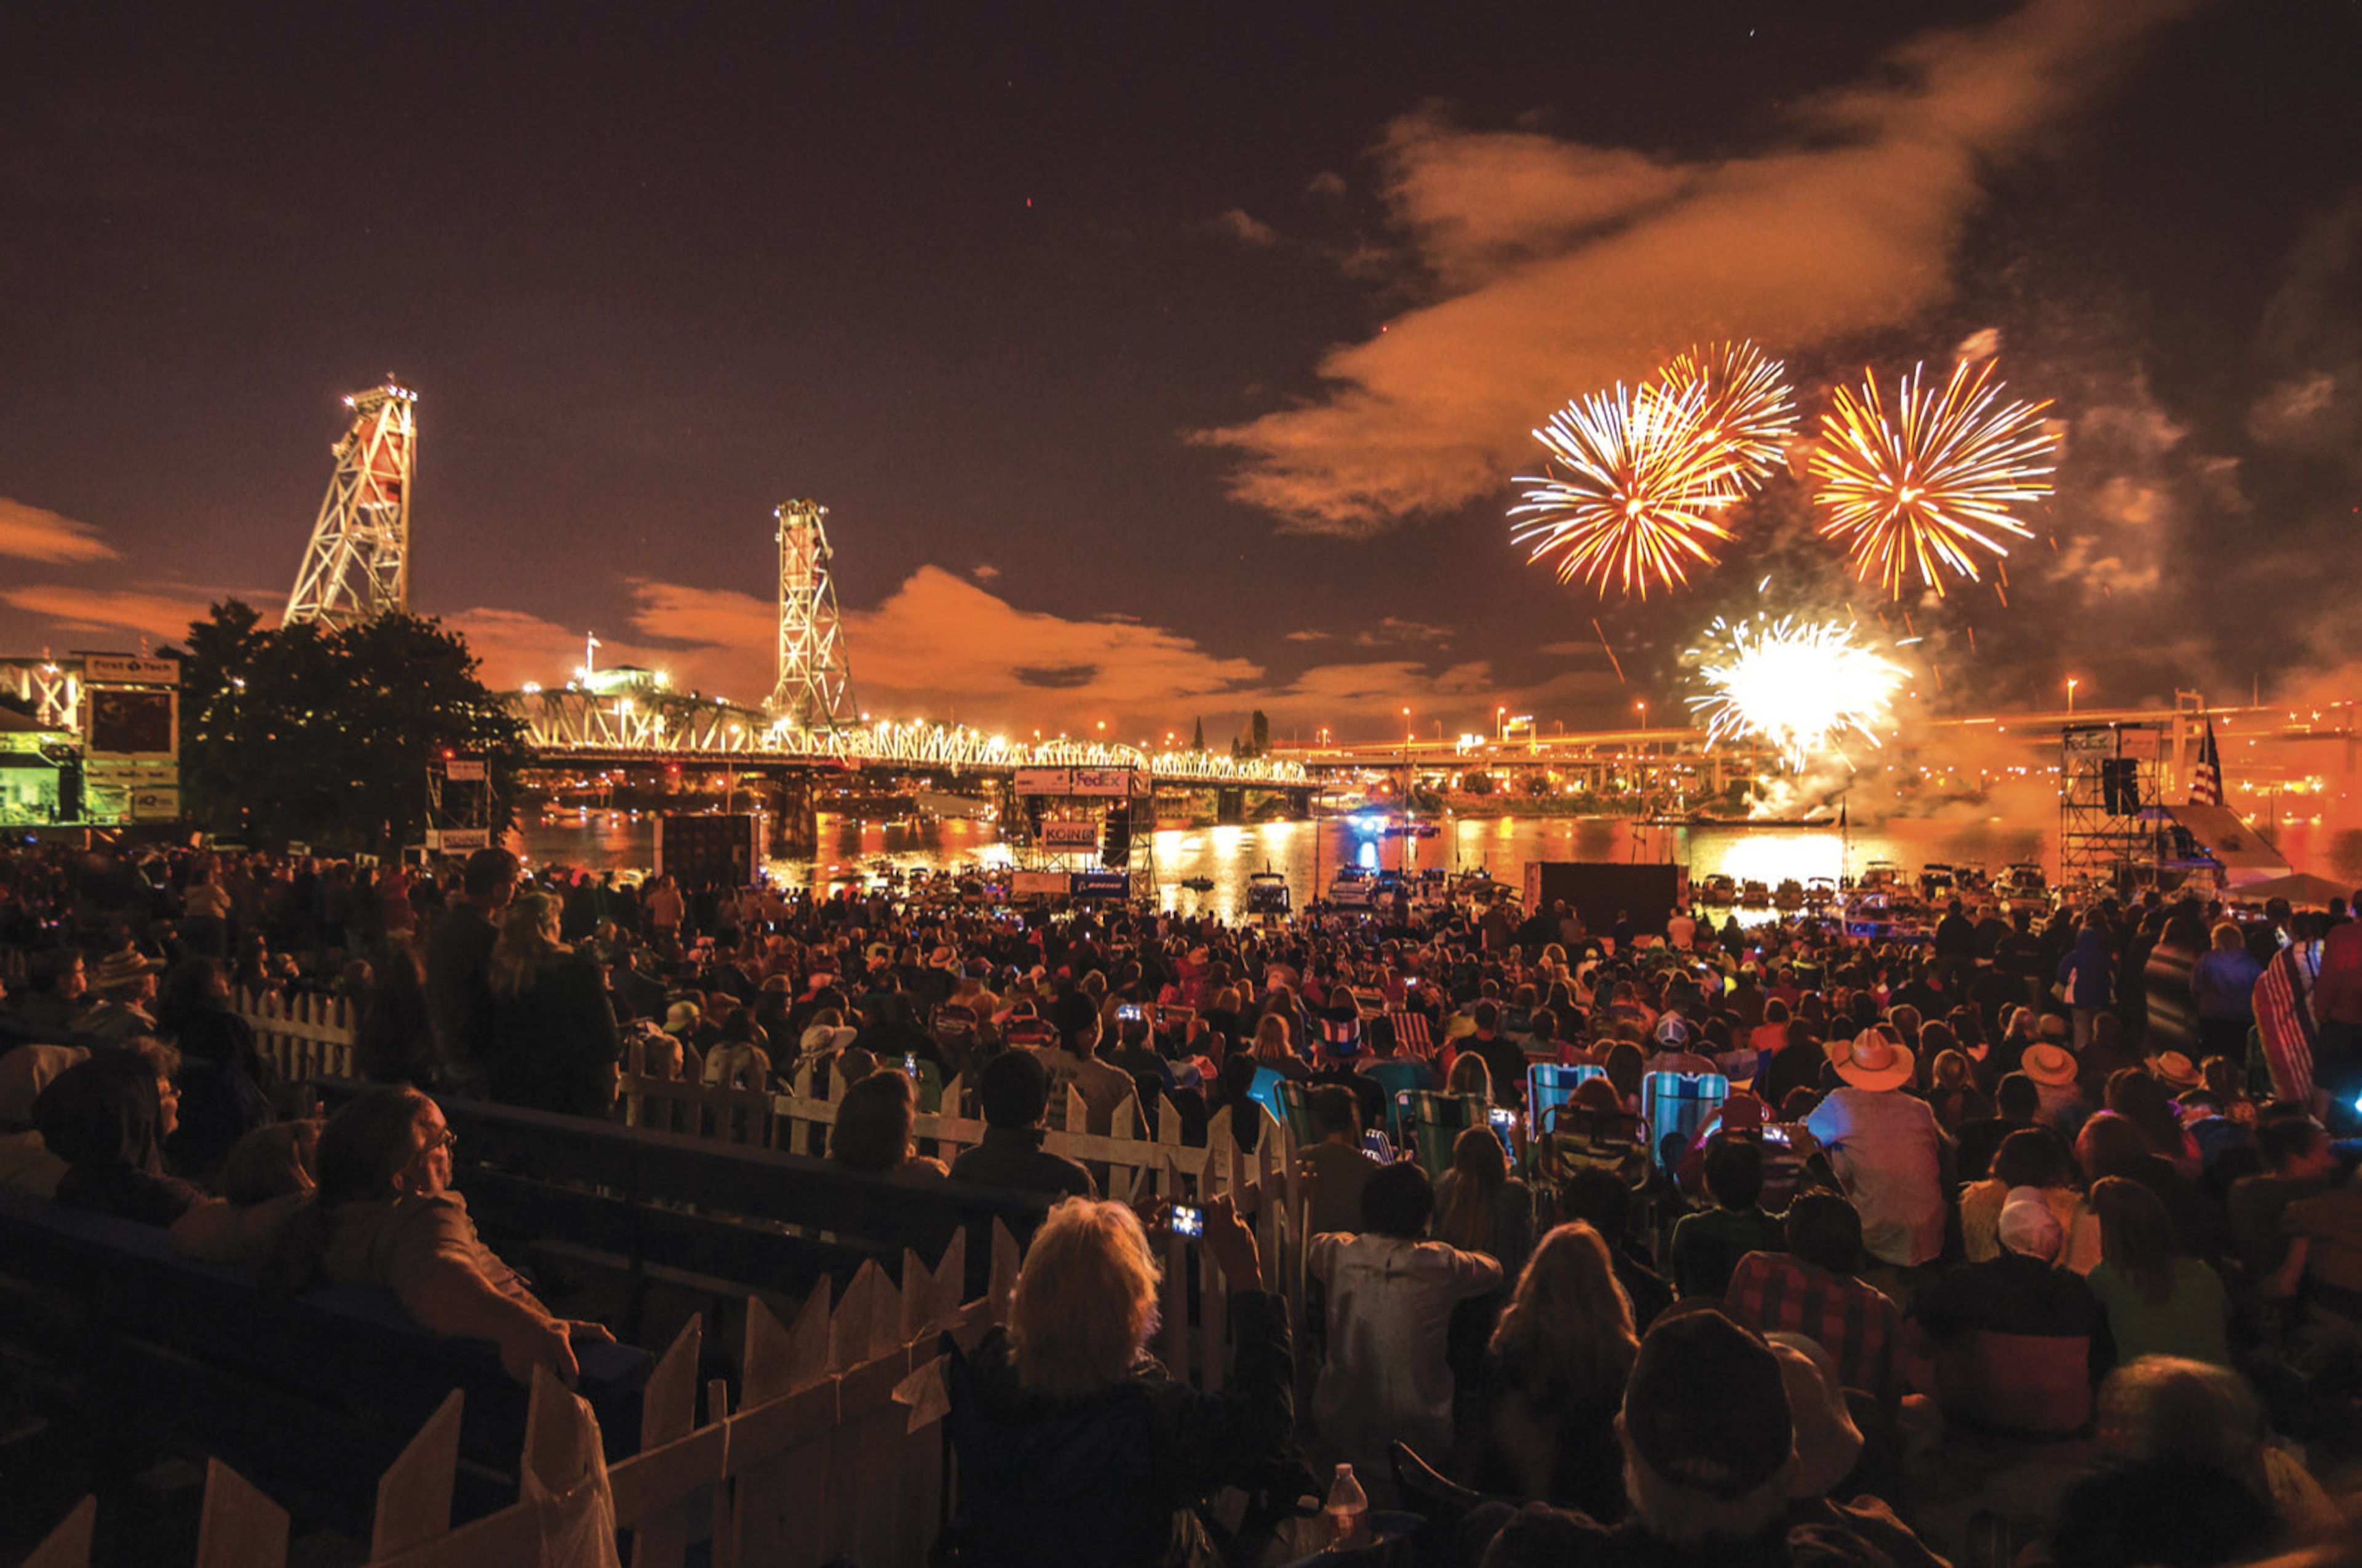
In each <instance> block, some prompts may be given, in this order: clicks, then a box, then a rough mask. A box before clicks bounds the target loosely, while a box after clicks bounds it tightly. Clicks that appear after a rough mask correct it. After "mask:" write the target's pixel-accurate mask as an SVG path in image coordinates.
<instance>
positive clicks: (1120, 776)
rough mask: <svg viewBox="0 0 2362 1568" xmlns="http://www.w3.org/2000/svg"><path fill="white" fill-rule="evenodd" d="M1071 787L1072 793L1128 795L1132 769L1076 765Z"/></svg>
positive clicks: (1073, 770) (1070, 791)
mask: <svg viewBox="0 0 2362 1568" xmlns="http://www.w3.org/2000/svg"><path fill="white" fill-rule="evenodd" d="M1071 771H1072V772H1073V774H1074V784H1073V787H1072V788H1071V789H1070V790H1068V791H1067V792H1068V793H1069V794H1074V795H1129V794H1131V775H1132V770H1131V768H1129V767H1077V768H1074V769H1072V770H1071Z"/></svg>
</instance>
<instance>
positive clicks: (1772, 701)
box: [1689, 616, 1910, 772]
mask: <svg viewBox="0 0 2362 1568" xmlns="http://www.w3.org/2000/svg"><path fill="white" fill-rule="evenodd" d="M1692 653H1693V655H1694V657H1697V658H1698V659H1700V660H1701V661H1702V662H1701V664H1700V667H1699V669H1698V679H1700V680H1702V681H1704V682H1705V687H1706V690H1705V693H1704V694H1703V695H1700V696H1695V697H1692V698H1691V699H1689V704H1690V707H1691V709H1692V710H1693V711H1694V712H1695V713H1696V715H1697V717H1698V718H1699V719H1700V720H1701V721H1702V722H1704V723H1705V726H1706V744H1707V745H1715V744H1716V743H1717V742H1720V741H1723V740H1727V739H1730V738H1733V737H1738V736H1746V737H1750V738H1752V739H1755V740H1759V741H1760V742H1762V743H1763V744H1764V745H1769V746H1771V747H1772V748H1773V749H1774V750H1776V751H1778V752H1779V754H1780V756H1781V758H1782V760H1783V761H1784V762H1786V763H1787V765H1788V767H1789V768H1790V769H1791V770H1792V771H1794V772H1802V771H1803V770H1804V768H1805V764H1806V762H1807V760H1808V759H1809V758H1810V757H1811V756H1812V755H1813V754H1814V753H1816V752H1821V751H1830V752H1835V753H1836V754H1837V756H1838V757H1839V758H1840V759H1841V760H1850V759H1849V758H1847V757H1846V756H1845V752H1844V750H1843V743H1844V741H1845V740H1846V738H1847V737H1848V736H1849V735H1858V736H1860V738H1861V739H1863V740H1866V741H1868V742H1869V743H1870V744H1871V745H1873V746H1874V745H1878V744H1879V739H1878V732H1879V731H1880V730H1881V729H1882V728H1884V727H1886V726H1887V724H1888V723H1889V716H1888V708H1889V705H1890V704H1891V703H1892V702H1893V700H1894V693H1895V691H1896V690H1897V689H1898V688H1899V687H1900V686H1901V685H1902V683H1903V680H1904V677H1905V676H1907V675H1908V674H1909V673H1910V672H1909V671H1908V670H1906V669H1904V668H1903V666H1901V665H1899V664H1895V663H1893V662H1892V661H1890V660H1888V659H1884V658H1881V657H1879V656H1878V655H1877V654H1875V653H1873V652H1871V650H1870V649H1869V648H1867V647H1865V646H1862V645H1861V644H1860V643H1858V642H1856V641H1854V628H1853V627H1852V626H1851V625H1850V624H1847V623H1845V622H1841V621H1824V622H1804V623H1799V622H1797V621H1796V620H1794V618H1793V617H1789V616H1783V617H1781V618H1780V619H1779V620H1777V621H1772V620H1770V619H1766V618H1758V619H1754V620H1746V621H1740V622H1738V623H1736V624H1733V623H1730V622H1727V621H1724V620H1722V619H1721V618H1719V617H1717V618H1716V621H1715V623H1714V624H1713V625H1712V626H1711V627H1709V628H1708V629H1707V631H1706V646H1705V647H1703V648H1697V649H1693V650H1692Z"/></svg>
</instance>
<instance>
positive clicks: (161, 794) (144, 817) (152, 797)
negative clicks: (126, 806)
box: [131, 784, 181, 823]
mask: <svg viewBox="0 0 2362 1568" xmlns="http://www.w3.org/2000/svg"><path fill="white" fill-rule="evenodd" d="M180 814H181V787H180V786H179V785H178V784H167V785H164V786H163V787H161V788H151V789H146V790H132V791H131V820H132V821H133V822H135V823H169V822H171V821H172V820H173V819H175V818H177V817H178V816H179V815H180Z"/></svg>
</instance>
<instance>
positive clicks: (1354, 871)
mask: <svg viewBox="0 0 2362 1568" xmlns="http://www.w3.org/2000/svg"><path fill="white" fill-rule="evenodd" d="M1376 900H1377V882H1376V880H1375V878H1373V877H1372V876H1371V875H1370V874H1369V873H1368V872H1367V871H1364V870H1363V869H1362V868H1361V867H1358V866H1345V867H1339V868H1338V871H1337V875H1336V878H1334V879H1333V880H1332V881H1330V884H1329V901H1330V903H1332V904H1335V905H1337V906H1338V907H1339V908H1341V909H1358V910H1365V909H1368V908H1369V907H1370V906H1371V904H1373V903H1374V902H1375V901H1376Z"/></svg>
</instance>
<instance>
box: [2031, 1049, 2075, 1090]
mask: <svg viewBox="0 0 2362 1568" xmlns="http://www.w3.org/2000/svg"><path fill="white" fill-rule="evenodd" d="M2017 1070H2018V1071H2019V1072H2021V1073H2024V1074H2025V1076H2026V1077H2029V1078H2032V1079H2033V1080H2034V1081H2035V1082H2036V1083H2038V1084H2048V1085H2049V1086H2050V1087H2051V1088H2066V1087H2067V1086H2068V1085H2069V1084H2071V1083H2073V1082H2074V1081H2075V1055H2074V1053H2073V1052H2071V1051H2069V1050H2068V1049H2067V1048H2066V1047H2065V1046H2063V1045H2053V1044H2050V1043H2047V1042H2041V1043H2036V1044H2032V1045H2028V1046H2027V1047H2026V1048H2025V1055H2022V1056H2020V1057H2019V1058H2018V1059H2017Z"/></svg>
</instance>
